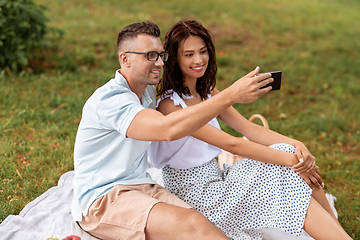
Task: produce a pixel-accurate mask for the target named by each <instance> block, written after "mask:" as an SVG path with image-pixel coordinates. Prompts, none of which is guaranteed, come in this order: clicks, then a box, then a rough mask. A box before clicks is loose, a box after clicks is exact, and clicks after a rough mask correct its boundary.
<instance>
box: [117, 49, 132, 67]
mask: <svg viewBox="0 0 360 240" xmlns="http://www.w3.org/2000/svg"><path fill="white" fill-rule="evenodd" d="M119 64H120V66H124V67H129V66H130V59H129V57H128V54H126V53H124V52H121V53H120V54H119Z"/></svg>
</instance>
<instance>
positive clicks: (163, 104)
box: [156, 97, 182, 115]
mask: <svg viewBox="0 0 360 240" xmlns="http://www.w3.org/2000/svg"><path fill="white" fill-rule="evenodd" d="M156 109H157V110H158V111H159V112H161V113H162V114H164V115H167V114H169V113H171V112H174V111H177V110H180V109H182V107H181V105H179V104H174V100H173V99H172V98H171V97H167V98H163V99H161V100H160V101H159V102H158V106H157V108H156Z"/></svg>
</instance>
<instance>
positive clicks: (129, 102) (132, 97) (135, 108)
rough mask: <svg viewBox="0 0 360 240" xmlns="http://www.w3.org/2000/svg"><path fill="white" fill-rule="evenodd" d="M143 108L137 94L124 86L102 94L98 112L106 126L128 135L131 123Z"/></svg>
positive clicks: (100, 119) (102, 123)
mask: <svg viewBox="0 0 360 240" xmlns="http://www.w3.org/2000/svg"><path fill="white" fill-rule="evenodd" d="M143 109H144V107H143V106H142V105H141V103H140V101H139V99H138V97H137V96H136V94H135V93H133V92H131V91H130V90H128V89H127V88H124V87H122V88H118V89H114V90H112V91H108V93H107V94H106V95H104V96H102V98H101V99H100V101H99V105H98V108H97V110H96V112H97V117H98V120H99V123H100V124H101V125H102V126H103V127H104V128H109V129H114V130H116V131H118V132H119V133H120V134H121V135H122V136H124V137H126V132H127V130H128V128H129V126H130V123H131V122H132V121H133V119H134V118H135V116H136V115H137V114H138V113H139V112H140V111H141V110H143Z"/></svg>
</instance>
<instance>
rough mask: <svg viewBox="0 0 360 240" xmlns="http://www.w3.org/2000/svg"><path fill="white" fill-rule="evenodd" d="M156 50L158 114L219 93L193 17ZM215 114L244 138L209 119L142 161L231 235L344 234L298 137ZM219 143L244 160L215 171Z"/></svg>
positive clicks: (210, 52)
mask: <svg viewBox="0 0 360 240" xmlns="http://www.w3.org/2000/svg"><path fill="white" fill-rule="evenodd" d="M164 48H165V52H167V53H168V54H169V60H168V61H167V62H166V63H165V66H164V73H163V78H162V80H161V82H160V84H159V89H158V90H159V91H158V94H159V96H160V98H159V101H158V110H159V111H160V112H162V113H163V114H165V115H166V114H169V113H170V112H173V111H176V110H179V109H181V108H186V107H187V106H191V105H194V104H197V103H199V102H201V101H204V100H205V99H207V98H210V97H211V96H214V95H215V94H217V93H218V92H219V91H218V90H217V89H216V88H215V83H216V80H215V75H216V71H217V66H216V58H215V47H214V43H213V40H212V38H211V35H210V33H209V32H208V31H207V30H206V29H205V28H204V27H203V26H202V25H201V24H200V23H198V22H196V21H180V22H178V23H177V24H175V25H174V26H173V27H172V28H171V29H170V30H169V31H168V32H167V33H166V35H165V43H164ZM257 71H259V69H257ZM218 118H219V119H221V120H222V121H223V122H225V123H226V124H228V125H229V126H230V127H232V128H233V129H235V130H236V131H238V132H240V133H241V134H243V135H244V136H246V137H247V138H248V139H249V140H250V141H246V140H244V139H242V138H236V137H233V136H231V135H229V134H227V133H225V132H223V131H221V130H220V126H219V124H218V122H217V119H216V118H215V119H213V120H211V121H210V122H209V124H207V125H206V126H204V127H203V128H201V129H200V130H198V131H197V132H195V133H194V134H192V136H187V137H185V138H182V139H179V140H176V141H171V142H154V143H152V144H151V146H150V148H149V150H148V153H149V158H150V162H151V164H152V165H154V166H155V167H158V168H162V169H163V178H164V184H165V187H166V188H168V189H169V190H170V191H171V192H173V193H175V194H176V195H177V196H178V197H180V198H181V199H183V200H184V201H185V202H187V203H188V204H190V205H191V206H192V207H194V208H195V209H197V210H198V211H200V212H201V213H202V214H203V215H205V216H206V217H207V218H208V219H209V220H210V221H212V222H213V223H214V224H215V225H217V226H218V227H219V228H220V229H221V230H223V231H224V232H225V234H226V235H227V236H228V237H230V238H233V239H261V233H260V231H259V229H260V228H280V229H283V230H285V231H287V232H289V233H292V234H295V235H299V234H300V233H301V230H302V229H304V230H305V231H306V232H308V233H309V234H310V235H311V236H312V237H313V238H315V239H327V240H329V239H337V240H338V239H351V238H350V237H349V236H348V235H347V234H346V232H345V231H344V230H343V229H342V227H341V226H340V224H339V223H338V221H337V220H336V217H335V216H334V213H333V212H332V210H331V207H330V206H329V204H328V202H327V200H326V197H325V194H324V192H323V190H322V187H321V183H322V181H321V177H320V172H319V170H318V168H317V166H316V165H315V158H314V157H313V156H312V155H311V153H310V152H309V150H308V149H307V148H306V147H305V145H304V144H303V143H301V142H299V141H296V140H294V139H291V138H288V137H285V136H283V135H281V134H278V133H276V132H273V131H271V130H269V129H266V128H264V127H261V126H259V125H257V124H253V123H251V122H250V121H248V120H247V119H245V118H244V117H243V116H242V115H241V114H240V113H238V112H237V111H236V110H235V109H234V108H232V107H231V108H228V109H225V110H224V111H223V112H222V113H221V114H220V115H219V116H218ZM279 143H282V144H279ZM268 146H270V147H268ZM220 149H224V150H226V151H229V152H232V153H234V154H238V155H241V156H244V157H246V158H245V159H242V160H241V161H238V162H236V163H235V164H234V165H233V166H227V167H226V168H225V170H221V169H220V167H219V165H218V163H217V162H216V160H215V157H217V155H218V154H219V153H220V152H221V150H220ZM251 159H254V160H251ZM291 167H293V169H294V170H295V171H296V172H297V173H298V174H296V172H295V171H293V170H292V169H291ZM303 180H305V181H303ZM306 183H308V185H309V186H311V188H313V189H314V190H313V191H312V189H311V188H310V187H309V186H308V185H307V184H306Z"/></svg>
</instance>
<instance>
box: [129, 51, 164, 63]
mask: <svg viewBox="0 0 360 240" xmlns="http://www.w3.org/2000/svg"><path fill="white" fill-rule="evenodd" d="M125 53H134V54H146V58H147V60H149V61H150V62H156V61H157V60H159V57H160V58H161V60H162V61H163V62H166V61H167V60H168V59H169V54H168V53H166V52H162V53H158V52H156V51H150V52H130V51H128V52H125ZM151 53H156V59H155V60H150V54H151Z"/></svg>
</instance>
